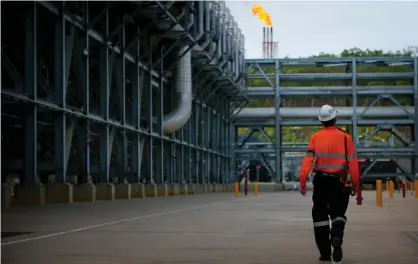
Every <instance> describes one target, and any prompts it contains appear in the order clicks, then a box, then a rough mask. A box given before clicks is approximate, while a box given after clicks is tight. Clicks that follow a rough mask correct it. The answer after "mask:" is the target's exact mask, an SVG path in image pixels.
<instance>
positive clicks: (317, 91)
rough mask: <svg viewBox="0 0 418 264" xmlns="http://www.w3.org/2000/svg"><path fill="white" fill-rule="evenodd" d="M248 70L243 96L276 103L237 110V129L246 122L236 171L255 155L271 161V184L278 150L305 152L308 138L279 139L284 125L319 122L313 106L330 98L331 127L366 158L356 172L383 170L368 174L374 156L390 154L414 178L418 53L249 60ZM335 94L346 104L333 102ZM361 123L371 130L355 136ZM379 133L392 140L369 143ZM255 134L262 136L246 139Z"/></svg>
mask: <svg viewBox="0 0 418 264" xmlns="http://www.w3.org/2000/svg"><path fill="white" fill-rule="evenodd" d="M246 68H247V83H248V90H247V95H248V97H249V99H250V100H260V99H274V100H273V102H274V104H273V105H271V106H270V107H247V108H245V106H246V105H244V106H243V107H241V108H240V109H237V110H236V112H235V116H234V126H235V135H237V133H238V128H247V130H246V132H245V133H244V134H243V135H242V136H241V138H240V140H239V141H238V137H235V139H234V140H235V155H234V162H235V163H234V166H235V168H236V170H237V171H239V170H240V166H242V165H243V164H244V163H245V162H244V163H243V161H246V160H249V159H256V158H257V159H261V160H263V162H269V165H268V167H269V168H270V169H271V170H273V168H274V173H275V182H278V183H280V182H282V180H283V167H284V166H283V164H284V163H285V162H287V161H286V159H288V158H286V157H285V156H284V154H286V153H289V152H293V153H306V150H307V142H305V143H304V144H303V143H302V144H300V143H298V144H292V143H291V142H283V140H282V137H283V129H285V128H286V127H299V128H303V127H306V126H318V125H320V123H319V121H318V120H317V113H318V110H319V107H320V105H321V104H325V103H328V104H331V105H333V106H334V107H335V108H336V109H337V110H338V111H339V117H338V121H337V125H340V126H344V127H345V128H346V130H347V131H348V132H349V133H351V134H352V135H356V136H353V139H354V143H355V146H356V150H357V154H358V156H359V157H360V158H368V159H370V160H372V162H371V163H370V164H369V166H368V167H367V168H366V169H365V170H364V172H363V175H362V177H386V176H389V175H384V174H379V175H371V174H370V173H369V171H370V169H371V168H372V167H373V166H374V165H375V164H376V162H377V160H378V159H381V158H389V159H393V160H395V161H396V162H397V165H398V173H399V175H402V176H406V177H411V178H416V179H418V144H416V139H418V58H417V57H404V58H397V57H383V58H329V59H327V58H318V59H248V60H246ZM320 72H321V73H320ZM324 72H325V73H324ZM254 81H255V82H254ZM251 82H252V83H251ZM336 98H338V100H340V101H343V102H344V105H334V101H335V100H336ZM315 100H316V101H315ZM299 101H301V102H305V105H301V104H300V103H299V104H298V102H299ZM289 102H293V103H289ZM292 104H293V105H292ZM302 104H303V103H302ZM295 106H296V107H295ZM366 126H367V127H370V126H373V127H374V129H373V130H371V131H368V134H367V135H363V136H361V135H360V136H359V135H358V133H357V132H358V130H359V128H361V127H366ZM268 127H273V128H275V133H274V136H273V137H272V136H271V135H270V136H269V135H267V134H266V132H265V129H266V128H268ZM379 131H387V132H390V133H391V134H392V135H393V136H392V137H391V140H390V141H391V142H386V141H385V142H381V143H380V144H370V139H372V137H373V136H374V135H376V134H377V133H379ZM255 132H256V133H258V132H260V133H261V134H262V135H263V138H265V139H267V140H264V143H254V142H251V143H247V140H248V138H250V137H251V136H252V135H253V133H255ZM394 141H396V144H394V143H393V142H394ZM391 176H393V175H391Z"/></svg>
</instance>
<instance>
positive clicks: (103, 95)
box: [99, 9, 112, 183]
mask: <svg viewBox="0 0 418 264" xmlns="http://www.w3.org/2000/svg"><path fill="white" fill-rule="evenodd" d="M102 27H103V30H104V32H105V35H106V36H107V35H108V33H109V11H108V10H107V9H106V11H105V18H104V21H103V25H102ZM110 68H111V63H110V56H109V47H108V46H107V45H105V46H102V47H101V50H100V115H101V116H102V118H103V119H104V120H106V121H107V120H109V116H110V102H109V101H110V75H111V74H112V71H111V70H110ZM109 130H110V129H109V125H108V124H103V125H102V128H101V131H100V176H99V182H101V183H106V182H109V178H110V172H109V169H110V168H109V160H110V155H111V146H109V141H110V138H109Z"/></svg>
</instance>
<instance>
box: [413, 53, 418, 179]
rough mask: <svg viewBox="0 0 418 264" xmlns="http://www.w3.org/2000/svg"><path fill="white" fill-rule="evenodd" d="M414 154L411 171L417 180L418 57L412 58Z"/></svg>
mask: <svg viewBox="0 0 418 264" xmlns="http://www.w3.org/2000/svg"><path fill="white" fill-rule="evenodd" d="M414 75H415V76H414V109H415V114H414V152H415V153H414V154H415V161H414V164H413V165H414V166H413V169H414V171H413V173H415V180H418V57H415V59H414Z"/></svg>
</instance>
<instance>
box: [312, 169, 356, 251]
mask: <svg viewBox="0 0 418 264" xmlns="http://www.w3.org/2000/svg"><path fill="white" fill-rule="evenodd" d="M313 185H314V190H313V196H312V200H313V208H312V219H313V224H314V231H315V241H316V245H317V246H318V249H319V252H320V253H321V255H322V256H329V255H331V240H332V239H333V238H334V237H338V238H340V239H341V242H342V239H343V236H344V228H345V223H346V221H347V217H346V216H345V213H346V211H347V207H348V202H349V199H350V192H351V190H350V188H347V187H345V186H344V184H343V183H341V182H340V177H338V176H334V175H330V174H327V173H321V172H317V173H316V175H315V177H314V180H313ZM330 220H331V227H330Z"/></svg>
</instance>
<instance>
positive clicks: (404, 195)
mask: <svg viewBox="0 0 418 264" xmlns="http://www.w3.org/2000/svg"><path fill="white" fill-rule="evenodd" d="M405 197H406V180H402V198H405Z"/></svg>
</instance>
